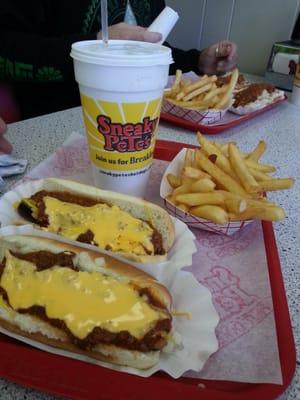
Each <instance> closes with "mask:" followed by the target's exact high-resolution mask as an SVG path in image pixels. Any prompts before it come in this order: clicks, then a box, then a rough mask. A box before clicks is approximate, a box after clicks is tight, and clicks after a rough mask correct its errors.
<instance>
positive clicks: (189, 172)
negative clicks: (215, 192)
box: [182, 167, 210, 179]
mask: <svg viewBox="0 0 300 400" xmlns="http://www.w3.org/2000/svg"><path fill="white" fill-rule="evenodd" d="M182 175H183V176H185V177H187V178H193V179H203V178H208V179H210V176H209V175H208V174H206V173H205V172H203V171H201V170H200V169H197V168H194V167H183V169H182Z"/></svg>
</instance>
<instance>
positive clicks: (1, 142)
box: [0, 118, 12, 153]
mask: <svg viewBox="0 0 300 400" xmlns="http://www.w3.org/2000/svg"><path fill="white" fill-rule="evenodd" d="M6 129H7V128H6V123H5V122H4V121H3V119H2V118H0V153H11V151H12V145H11V144H10V143H9V142H8V141H7V140H6V139H5V138H4V136H3V135H4V133H5V132H6Z"/></svg>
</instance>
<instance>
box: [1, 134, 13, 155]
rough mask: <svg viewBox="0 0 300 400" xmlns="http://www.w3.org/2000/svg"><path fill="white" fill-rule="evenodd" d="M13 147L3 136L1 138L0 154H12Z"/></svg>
mask: <svg viewBox="0 0 300 400" xmlns="http://www.w3.org/2000/svg"><path fill="white" fill-rule="evenodd" d="M12 149H13V147H12V145H11V144H10V143H9V141H8V140H6V139H5V138H4V137H3V136H1V137H0V153H11V152H12Z"/></svg>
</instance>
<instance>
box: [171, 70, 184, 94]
mask: <svg viewBox="0 0 300 400" xmlns="http://www.w3.org/2000/svg"><path fill="white" fill-rule="evenodd" d="M181 77H182V71H181V70H180V69H177V70H176V73H175V80H174V82H173V85H172V89H173V90H174V89H177V88H179V84H180V81H181Z"/></svg>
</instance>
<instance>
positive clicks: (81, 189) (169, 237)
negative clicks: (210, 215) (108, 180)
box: [19, 178, 175, 263]
mask: <svg viewBox="0 0 300 400" xmlns="http://www.w3.org/2000/svg"><path fill="white" fill-rule="evenodd" d="M40 187H41V189H40V191H46V192H59V193H66V194H68V195H70V196H74V197H76V196H79V197H83V198H85V199H88V200H89V201H98V202H102V203H105V204H107V205H109V206H117V207H118V208H119V209H120V211H122V212H125V213H128V214H129V215H130V216H131V217H134V218H135V219H138V220H140V221H143V222H147V224H148V225H149V226H151V228H152V229H153V228H154V229H155V231H156V232H158V234H159V235H161V239H162V246H158V247H159V251H157V252H156V253H155V251H153V252H151V250H150V251H149V249H148V251H147V252H144V254H142V253H143V251H141V250H140V249H139V250H138V251H131V250H130V251H129V250H128V249H127V248H124V249H118V248H116V249H110V250H111V251H113V252H114V253H116V254H121V255H122V256H123V257H126V258H128V259H131V260H134V261H138V262H144V263H147V262H150V263H156V262H160V261H163V260H165V259H166V255H167V253H168V251H169V250H170V248H171V247H172V245H173V243H174V239H175V230H174V224H173V222H172V219H171V217H170V216H169V214H168V213H167V212H166V211H165V210H164V209H163V208H161V207H159V206H157V205H155V204H152V203H150V202H147V201H145V200H143V199H140V198H136V197H132V196H127V195H124V194H121V193H116V192H110V191H105V190H101V189H98V188H96V187H93V186H88V185H84V184H81V183H78V182H74V181H69V180H64V179H58V178H48V179H44V180H41V181H40ZM32 195H34V193H32ZM24 201H25V202H26V200H24ZM24 201H23V202H21V203H20V204H22V205H24ZM68 204H70V203H68ZM73 206H74V204H73ZM117 207H115V208H117ZM19 209H20V207H19ZM115 215H116V214H115ZM24 216H25V218H26V215H24V213H22V217H23V218H24ZM29 219H30V218H29ZM117 219H119V216H118V215H117V216H115V217H113V218H112V219H111V221H112V220H117ZM27 220H28V218H27ZM98 221H99V226H100V224H103V223H104V222H103V218H98ZM111 221H109V223H110V222H111ZM35 223H37V221H35ZM64 223H65V221H64ZM49 226H50V225H49ZM110 228H111V226H110V225H109V224H108V225H107V226H104V230H106V231H108V230H110ZM43 229H46V230H49V231H51V227H48V228H47V227H44V228H43ZM56 230H57V231H58V230H59V229H56ZM52 232H53V230H52ZM55 233H59V234H62V235H63V236H64V234H63V233H61V232H55ZM154 236H155V235H154ZM156 237H157V235H156ZM97 245H98V247H99V248H102V249H105V247H103V246H102V245H101V241H98V243H97ZM109 247H110V246H108V248H109ZM142 247H143V248H144V250H145V246H144V245H143V246H142ZM161 247H162V248H163V251H160V250H161ZM135 250H136V249H135ZM149 253H150V254H149ZM163 253H164V254H163Z"/></svg>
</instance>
